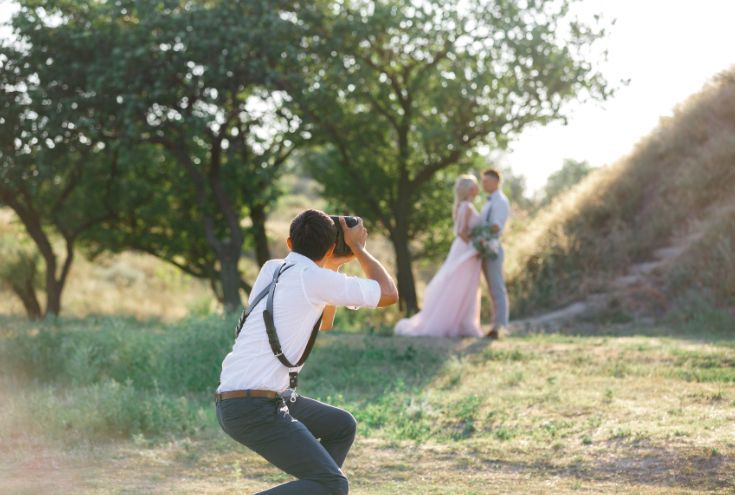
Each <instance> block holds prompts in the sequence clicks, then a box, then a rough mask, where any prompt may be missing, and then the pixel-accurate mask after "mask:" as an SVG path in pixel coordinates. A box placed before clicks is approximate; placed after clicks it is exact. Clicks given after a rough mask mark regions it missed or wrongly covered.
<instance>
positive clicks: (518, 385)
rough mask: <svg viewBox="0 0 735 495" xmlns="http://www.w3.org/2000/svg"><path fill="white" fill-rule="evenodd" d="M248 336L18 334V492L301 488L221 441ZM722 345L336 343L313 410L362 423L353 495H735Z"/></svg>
mask: <svg viewBox="0 0 735 495" xmlns="http://www.w3.org/2000/svg"><path fill="white" fill-rule="evenodd" d="M231 326H232V322H231V321H223V320H222V319H221V318H220V317H214V316H210V317H208V318H205V319H187V320H184V321H179V322H177V323H175V324H160V323H152V322H149V323H140V322H137V321H134V320H132V319H120V318H109V317H108V318H92V317H88V318H85V319H83V320H63V321H60V322H56V323H42V324H29V323H25V322H23V321H20V320H15V319H7V318H5V319H2V320H0V403H2V404H3V406H2V408H0V493H29V494H30V493H48V494H55V493H79V494H93V493H191V494H198V495H199V494H215V493H222V494H224V493H234V492H240V493H253V492H255V491H259V490H263V489H265V488H267V487H268V486H271V485H273V484H274V483H276V482H281V481H284V480H286V479H288V478H287V477H286V476H285V475H283V474H282V473H279V472H278V471H277V470H276V469H275V468H273V467H271V466H269V465H268V464H267V463H266V462H265V461H263V460H262V459H260V458H259V457H257V456H256V455H255V454H253V453H252V452H250V451H248V450H247V449H245V448H243V447H242V446H239V445H237V444H236V443H235V442H233V441H231V440H230V439H228V438H227V437H226V436H225V435H224V434H223V433H222V432H221V431H219V428H218V427H217V421H216V419H215V417H214V409H213V404H212V400H211V392H212V390H213V389H214V387H215V386H216V383H217V377H218V372H219V365H220V362H221V359H222V357H223V356H224V354H225V353H226V352H227V350H228V349H229V346H230V345H231V335H232V333H231V330H232V329H231ZM702 328H708V330H707V331H705V332H703V331H702V330H701V329H702ZM723 334H726V328H724V327H723V326H722V325H721V322H719V323H718V321H717V320H715V319H713V320H707V321H698V322H692V324H691V325H690V326H689V327H678V328H656V327H653V328H641V327H637V326H636V327H628V328H627V329H621V328H618V329H615V328H605V327H601V328H598V332H597V333H596V334H595V335H571V334H569V335H567V334H563V333H562V334H557V335H514V336H511V337H509V338H508V339H505V340H502V341H500V342H490V341H488V340H484V339H463V340H454V341H452V340H445V339H416V338H414V339H409V338H395V337H380V336H368V335H347V334H339V333H337V334H331V333H329V334H326V335H322V336H321V337H320V340H319V341H318V343H317V347H316V348H315V351H314V353H313V355H312V357H311V358H310V362H309V363H308V364H307V366H306V368H305V369H304V373H303V375H302V376H303V378H302V380H301V382H302V388H303V390H302V392H303V393H304V394H308V395H311V396H313V397H316V398H319V399H322V400H326V401H329V402H332V403H335V404H337V405H339V406H342V407H345V408H347V409H348V410H350V411H351V412H352V413H353V414H354V415H355V417H356V418H357V420H358V424H359V426H358V432H359V433H358V438H357V441H356V444H355V447H354V449H353V453H352V455H351V456H350V457H349V458H348V460H347V465H346V471H347V474H348V476H350V477H351V478H352V490H351V492H352V493H359V494H373V495H388V494H395V495H397V494H403V493H407V488H406V487H407V486H408V485H407V483H408V482H409V480H410V483H411V485H410V486H411V487H412V490H413V491H414V492H415V493H422V494H437V495H438V494H442V495H455V494H456V495H459V494H465V495H469V494H476V495H480V494H488V493H528V494H542V493H556V494H571V493H631V494H632V493H635V494H644V495H651V494H667V495H669V494H684V493H687V494H690V493H723V494H724V493H732V490H733V489H735V484H734V483H735V481H734V480H733V477H732V472H733V469H735V443H733V438H734V437H733V434H735V431H733V424H735V423H734V422H733V406H734V405H735V402H734V401H735V368H734V367H733V364H734V363H735V348H733V345H732V342H731V341H728V340H725V339H723ZM409 491H410V490H409Z"/></svg>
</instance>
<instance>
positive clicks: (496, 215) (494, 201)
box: [480, 189, 510, 236]
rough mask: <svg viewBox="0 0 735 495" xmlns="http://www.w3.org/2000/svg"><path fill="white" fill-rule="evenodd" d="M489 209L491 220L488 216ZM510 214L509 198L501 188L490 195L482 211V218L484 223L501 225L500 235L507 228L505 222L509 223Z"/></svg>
mask: <svg viewBox="0 0 735 495" xmlns="http://www.w3.org/2000/svg"><path fill="white" fill-rule="evenodd" d="M491 208H492V209H491ZM488 211H489V212H490V219H489V220H488V218H487V215H488ZM509 216H510V201H508V198H507V197H506V196H505V194H503V192H502V191H501V190H500V189H498V190H497V191H495V192H494V193H492V194H491V195H490V199H488V201H487V203H485V206H483V207H482V210H481V211H480V218H481V219H482V222H483V223H485V224H487V225H497V226H498V227H500V232H499V233H498V235H499V236H501V235H502V234H503V229H505V224H506V223H508V217H509Z"/></svg>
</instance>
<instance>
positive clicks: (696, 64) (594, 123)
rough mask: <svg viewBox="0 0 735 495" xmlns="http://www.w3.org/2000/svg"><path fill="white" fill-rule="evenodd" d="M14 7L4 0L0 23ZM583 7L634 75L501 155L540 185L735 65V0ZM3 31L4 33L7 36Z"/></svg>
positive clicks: (621, 1) (615, 67)
mask: <svg viewBox="0 0 735 495" xmlns="http://www.w3.org/2000/svg"><path fill="white" fill-rule="evenodd" d="M14 10H15V8H14V6H13V5H12V3H10V2H9V1H8V0H0V22H4V21H5V20H7V19H8V18H9V16H10V14H11V12H12V11H14ZM581 12H582V13H584V14H589V13H595V12H598V13H601V14H602V15H603V16H604V17H606V18H608V19H612V18H614V19H617V22H616V24H615V25H614V26H613V27H612V30H611V32H610V33H609V36H608V38H607V40H606V41H605V42H604V43H605V44H606V46H607V48H608V50H609V57H608V61H607V63H605V64H604V65H600V66H599V67H600V69H601V70H602V72H603V73H604V74H605V75H606V76H607V77H608V79H609V80H610V81H619V80H621V79H630V84H629V85H628V86H624V87H621V88H620V89H619V91H618V93H617V94H616V95H615V97H614V98H612V99H611V100H608V101H607V102H605V103H604V104H603V103H598V102H587V103H572V104H570V105H569V106H568V112H569V115H570V119H569V123H568V125H567V126H563V125H561V124H552V125H548V126H546V127H543V128H542V127H536V128H530V129H527V130H526V132H524V133H523V134H522V135H521V136H520V137H519V139H518V140H517V141H515V142H514V143H513V144H512V148H511V150H510V151H509V152H508V153H507V154H505V155H504V157H503V158H502V159H501V160H502V162H503V163H504V164H505V165H507V166H510V167H511V168H512V169H513V171H514V172H515V173H520V174H523V175H525V176H526V177H527V178H528V186H529V188H530V189H531V190H532V191H533V190H537V189H539V188H540V187H542V186H543V185H544V183H545V181H546V178H547V177H548V176H549V174H550V173H552V172H554V171H555V170H557V169H558V168H559V167H561V164H562V161H563V160H564V159H565V158H573V159H576V160H587V161H589V162H590V163H591V164H592V165H605V164H608V163H612V162H614V161H615V160H616V159H617V158H620V157H621V156H623V155H625V154H626V153H628V152H629V151H630V150H631V149H632V148H633V146H634V145H635V143H636V142H637V141H638V140H639V139H640V138H641V137H643V136H644V135H646V134H647V133H648V132H649V131H651V130H652V129H653V128H654V127H656V125H657V123H658V121H659V118H660V117H662V116H665V115H670V114H671V111H672V110H673V108H674V107H675V106H676V105H677V104H678V103H680V102H682V101H684V100H685V99H686V97H687V96H689V95H691V94H692V93H696V92H697V91H699V90H700V89H701V88H702V87H703V86H704V84H705V83H706V82H707V81H708V80H709V79H710V78H711V77H712V76H714V75H715V74H717V73H718V72H721V71H723V70H725V69H727V68H729V67H730V66H732V65H735V50H733V47H735V24H734V22H733V21H735V1H733V0H585V1H584V2H583V3H582V5H581ZM7 35H8V33H7V31H6V30H0V36H7Z"/></svg>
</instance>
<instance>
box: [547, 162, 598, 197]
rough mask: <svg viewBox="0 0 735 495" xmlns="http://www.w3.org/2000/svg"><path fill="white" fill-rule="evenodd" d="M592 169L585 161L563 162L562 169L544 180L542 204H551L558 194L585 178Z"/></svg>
mask: <svg viewBox="0 0 735 495" xmlns="http://www.w3.org/2000/svg"><path fill="white" fill-rule="evenodd" d="M592 169H593V168H592V166H590V164H589V163H588V162H586V161H577V160H572V159H570V158H567V159H566V160H564V164H563V165H562V167H561V168H560V169H559V170H557V171H556V172H554V173H553V174H551V175H550V176H549V178H548V179H546V185H545V186H544V197H543V200H542V204H543V205H547V204H549V203H551V201H553V199H554V198H555V197H557V196H558V195H559V194H561V193H563V192H564V191H566V190H568V189H569V188H570V187H572V186H574V185H575V184H577V183H578V182H579V181H581V180H582V179H584V178H585V177H587V174H589V173H590V172H591V171H592Z"/></svg>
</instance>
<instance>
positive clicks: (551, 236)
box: [508, 68, 735, 317]
mask: <svg viewBox="0 0 735 495" xmlns="http://www.w3.org/2000/svg"><path fill="white" fill-rule="evenodd" d="M734 183H735V68H733V69H730V70H729V71H727V72H724V73H722V74H720V75H719V76H717V77H716V78H715V79H714V80H713V81H712V82H711V83H710V84H709V85H708V86H707V87H705V88H704V89H703V90H702V91H701V92H700V93H698V94H696V95H694V96H692V97H690V98H689V99H688V100H687V101H686V102H685V103H684V104H682V105H681V106H680V107H679V108H677V109H676V111H675V112H674V116H673V117H671V118H667V119H662V121H661V123H660V125H659V127H658V128H657V129H656V130H655V131H654V132H652V133H651V134H650V135H649V136H647V137H646V138H644V139H643V140H641V141H640V142H639V143H638V144H637V145H636V147H635V148H634V149H633V151H632V152H631V153H630V154H629V155H628V156H626V157H624V158H622V159H620V160H619V161H618V162H616V163H614V164H613V165H611V166H608V167H605V168H602V169H600V170H598V171H596V172H595V173H593V174H590V176H588V177H587V178H586V179H585V180H583V181H582V182H581V183H580V184H578V185H577V186H576V187H575V188H573V189H572V190H571V191H570V192H569V193H567V194H564V195H562V197H560V198H558V199H557V200H556V201H555V202H554V203H552V204H551V205H550V206H549V207H548V209H546V210H545V211H544V212H542V213H541V214H540V215H539V216H538V217H536V218H535V219H534V220H533V221H532V222H530V223H529V224H528V225H527V226H526V228H524V229H523V230H522V231H521V233H520V234H519V235H517V236H514V238H513V239H511V240H510V242H509V249H508V252H509V255H510V258H509V264H508V269H509V284H508V289H509V292H510V297H511V303H512V305H513V313H514V316H515V317H518V316H520V315H528V314H533V313H537V312H539V311H540V310H543V309H551V308H557V307H559V306H562V305H564V304H568V303H570V302H572V301H575V300H579V299H580V298H583V297H585V296H587V295H588V294H591V293H593V294H594V293H604V294H611V293H614V294H615V297H613V298H607V301H608V302H610V301H615V304H622V305H623V306H624V307H625V308H626V310H628V311H637V312H648V313H650V312H661V311H665V310H666V309H668V308H670V307H671V304H672V302H673V301H677V300H681V299H682V298H692V297H697V298H705V299H707V300H708V301H710V302H712V303H714V304H716V305H720V306H729V307H732V306H735V252H734V251H735V250H734V249H733V248H734V247H735V188H734V187H733V184H734Z"/></svg>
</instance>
